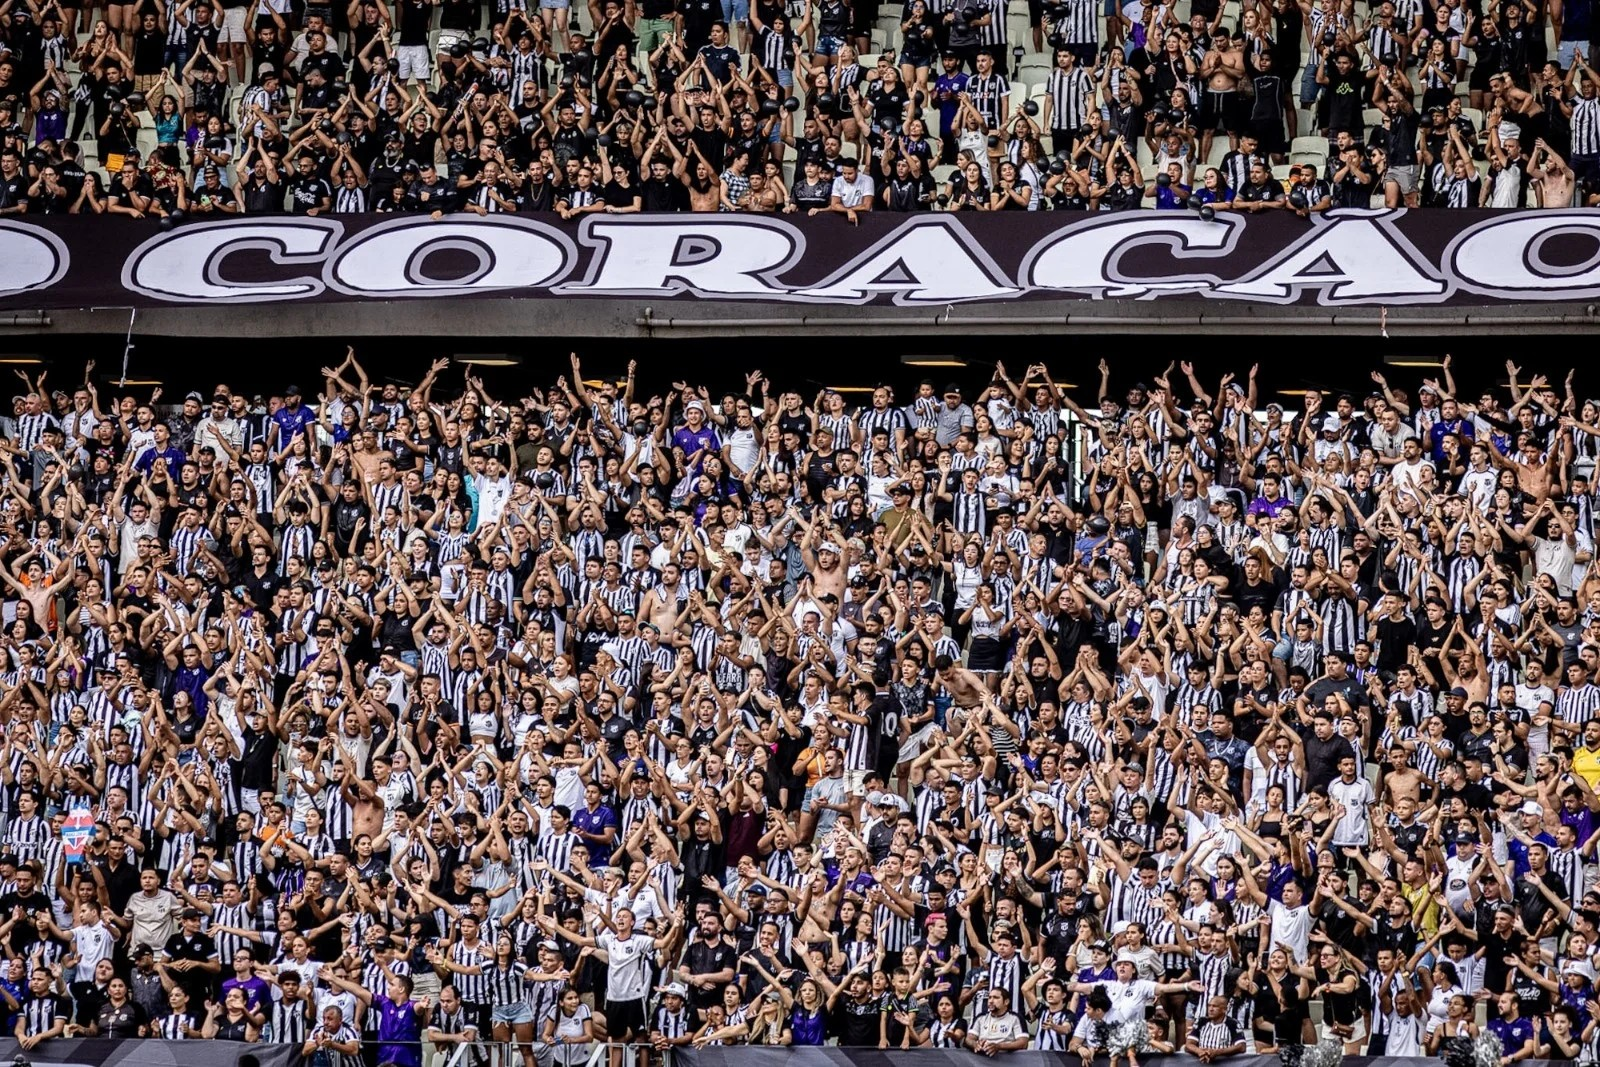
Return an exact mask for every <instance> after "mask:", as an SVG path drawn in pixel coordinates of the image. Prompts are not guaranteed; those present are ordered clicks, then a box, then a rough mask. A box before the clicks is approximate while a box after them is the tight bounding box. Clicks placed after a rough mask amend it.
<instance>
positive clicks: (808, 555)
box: [800, 522, 846, 601]
mask: <svg viewBox="0 0 1600 1067" xmlns="http://www.w3.org/2000/svg"><path fill="white" fill-rule="evenodd" d="M822 536H823V535H822V523H820V522H818V523H817V524H816V525H815V526H813V527H811V531H810V532H809V533H808V534H807V535H806V539H805V540H804V541H802V542H801V543H800V558H801V559H802V560H803V561H804V562H805V565H806V570H808V571H810V572H811V596H812V598H813V599H815V598H817V597H820V596H823V595H824V594H827V593H832V594H833V595H834V596H836V597H838V598H839V599H840V600H841V601H843V600H844V585H845V579H846V576H845V568H844V554H843V553H842V552H840V551H839V546H838V545H837V544H835V543H834V542H833V541H823V540H822ZM818 542H821V543H820V544H819V543H818Z"/></svg>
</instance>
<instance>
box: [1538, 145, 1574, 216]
mask: <svg viewBox="0 0 1600 1067" xmlns="http://www.w3.org/2000/svg"><path fill="white" fill-rule="evenodd" d="M1528 173H1529V174H1531V175H1533V182H1534V188H1535V189H1537V190H1538V191H1539V206H1540V207H1544V208H1563V207H1571V206H1572V189H1573V184H1574V183H1573V173H1572V168H1571V167H1569V166H1567V161H1566V160H1564V159H1562V158H1561V157H1560V156H1559V155H1557V154H1556V153H1555V150H1554V149H1552V148H1551V147H1550V146H1549V145H1547V144H1545V143H1544V138H1543V137H1541V138H1539V139H1538V140H1536V141H1534V142H1533V158H1532V159H1530V160H1529V161H1528Z"/></svg>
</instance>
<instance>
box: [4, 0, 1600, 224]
mask: <svg viewBox="0 0 1600 1067" xmlns="http://www.w3.org/2000/svg"><path fill="white" fill-rule="evenodd" d="M1592 3H1593V0H1548V2H1545V0H1489V2H1487V3H1484V2H1482V0H1468V2H1461V0H1365V2H1364V3H1362V4H1361V5H1360V10H1359V11H1358V10H1357V6H1358V5H1357V4H1356V3H1355V2H1354V0H1126V2H1123V0H1010V3H1009V4H1008V0H959V2H958V0H903V2H902V3H901V4H900V5H894V4H890V5H881V4H880V3H879V0H755V3H753V4H752V3H751V2H750V0H588V3H587V5H580V7H579V9H578V10H576V11H575V10H573V9H572V8H573V5H572V3H571V0H538V3H537V4H533V3H529V2H527V0H494V2H493V3H490V4H487V5H486V4H485V3H483V0H349V2H348V3H343V2H331V0H100V3H99V4H95V3H93V2H92V0H91V3H89V4H79V3H78V2H77V0H4V2H3V3H0V138H3V144H0V214H27V215H61V214H91V213H108V214H115V215H123V216H127V217H130V218H149V217H162V218H165V217H168V216H174V217H179V218H181V217H195V218H215V217H220V216H225V215H237V214H250V215H261V214H281V213H286V212H287V213H290V214H297V215H313V216H315V215H328V214H359V213H366V212H421V213H425V214H442V213H448V212H470V213H474V214H478V215H491V214H499V213H504V212H519V213H527V212H533V213H554V214H557V215H559V217H561V218H563V219H569V218H574V217H580V216H583V215H587V214H591V213H596V212H606V213H617V212H621V213H632V212H640V211H644V212H663V211H752V212H805V213H807V214H818V213H840V214H845V215H847V216H849V217H850V218H852V219H854V218H855V217H856V216H857V214H858V213H859V212H861V211H868V210H874V209H876V210H888V211H892V212H914V211H926V210H991V211H1024V210H1041V209H1047V208H1048V209H1055V210H1069V211H1082V210H1129V209H1133V208H1139V207H1154V208H1158V209H1161V208H1166V209H1180V208H1185V207H1201V206H1205V207H1207V208H1208V209H1209V210H1212V211H1215V210H1243V211H1249V212H1252V213H1254V212H1257V211H1262V210H1288V211H1294V212H1296V213H1297V214H1300V215H1302V216H1306V215H1309V214H1311V213H1315V212H1320V211H1324V210H1327V209H1328V208H1330V207H1367V206H1369V204H1378V205H1380V206H1382V205H1387V206H1389V207H1399V206H1411V207H1416V206H1427V207H1446V208H1462V207H1476V206H1487V207H1496V208H1511V207H1521V206H1524V205H1528V204H1536V205H1539V206H1544V207H1569V206H1593V205H1596V204H1600V96H1597V89H1600V78H1597V75H1596V74H1595V72H1594V70H1593V69H1592V68H1591V67H1590V61H1591V56H1592V49H1591V30H1590V21H1591V17H1592V16H1591V7H1592ZM486 9H487V10H486ZM1219 134H1220V135H1221V136H1219Z"/></svg>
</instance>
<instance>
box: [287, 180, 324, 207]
mask: <svg viewBox="0 0 1600 1067" xmlns="http://www.w3.org/2000/svg"><path fill="white" fill-rule="evenodd" d="M332 197H333V190H332V188H330V187H329V185H328V183H327V182H325V181H323V180H322V179H321V178H319V177H317V176H316V175H315V174H313V175H311V177H309V178H296V179H295V180H294V181H292V182H290V183H289V210H290V211H291V212H292V213H293V214H296V215H304V214H305V213H306V212H308V211H310V210H311V209H312V208H317V207H322V206H323V201H324V200H328V199H331V198H332Z"/></svg>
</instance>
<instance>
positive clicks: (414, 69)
mask: <svg viewBox="0 0 1600 1067" xmlns="http://www.w3.org/2000/svg"><path fill="white" fill-rule="evenodd" d="M394 51H395V76H396V77H398V78H399V79H400V80H401V81H410V80H411V79H413V78H415V79H416V80H417V81H427V80H428V75H429V74H431V73H433V57H431V56H429V55H428V46H427V45H425V44H403V45H401V46H400V47H399V48H396V49H395V50H394Z"/></svg>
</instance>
